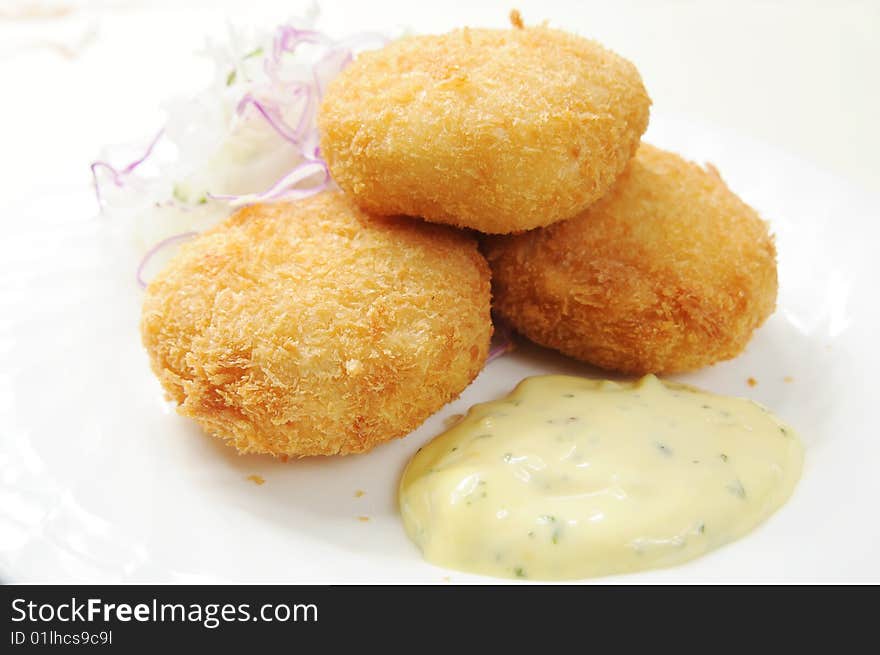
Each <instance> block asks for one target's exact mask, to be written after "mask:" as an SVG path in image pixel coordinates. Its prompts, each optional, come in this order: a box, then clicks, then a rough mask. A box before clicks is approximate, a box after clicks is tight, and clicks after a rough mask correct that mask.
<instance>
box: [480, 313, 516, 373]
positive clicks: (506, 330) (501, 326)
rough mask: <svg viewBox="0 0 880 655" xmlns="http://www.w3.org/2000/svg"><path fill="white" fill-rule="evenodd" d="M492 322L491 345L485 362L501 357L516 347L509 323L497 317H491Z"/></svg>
mask: <svg viewBox="0 0 880 655" xmlns="http://www.w3.org/2000/svg"><path fill="white" fill-rule="evenodd" d="M492 322H493V324H494V326H495V333H494V334H493V335H492V345H491V346H490V348H489V356H488V357H487V358H486V364H488V363H489V362H491V361H492V360H494V359H498V358H499V357H503V356H504V355H506V354H507V353H509V352H510V351H511V350H514V349H515V348H516V342H515V341H514V340H513V329H512V328H511V327H510V325H509V324H508V323H507V322H506V321H503V320H501V319H499V318H498V317H493V319H492Z"/></svg>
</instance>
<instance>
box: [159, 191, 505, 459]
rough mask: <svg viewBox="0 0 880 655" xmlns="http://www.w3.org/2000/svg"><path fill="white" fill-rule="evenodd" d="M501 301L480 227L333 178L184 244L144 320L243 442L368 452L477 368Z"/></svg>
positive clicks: (204, 411)
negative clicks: (377, 198)
mask: <svg viewBox="0 0 880 655" xmlns="http://www.w3.org/2000/svg"><path fill="white" fill-rule="evenodd" d="M489 302H490V288H489V269H488V266H487V264H486V261H485V260H484V258H483V257H482V255H480V253H479V251H478V250H477V245H476V242H475V240H474V239H473V238H472V237H471V236H468V235H465V234H461V233H457V232H455V231H454V230H452V229H449V228H445V227H442V226H436V225H428V224H425V223H423V222H421V221H413V220H409V219H403V218H387V219H383V218H374V217H371V216H368V215H366V214H364V213H363V212H361V211H360V210H358V209H357V208H356V207H355V206H354V205H352V204H351V202H350V201H349V200H347V199H346V198H345V197H344V196H343V195H342V194H341V193H338V192H325V193H322V194H320V195H318V196H314V197H312V198H309V199H306V200H302V201H299V202H296V203H282V204H271V205H255V206H252V207H248V208H246V209H242V210H240V211H239V212H237V213H236V214H235V215H233V216H232V217H230V218H229V219H228V220H226V221H225V222H224V223H222V224H220V225H219V226H217V227H215V228H213V229H211V230H209V231H207V232H205V233H204V234H202V235H201V236H199V237H198V238H197V239H195V240H194V241H192V242H190V243H188V244H186V245H184V246H183V247H182V249H181V251H180V252H179V253H178V254H177V256H176V257H175V258H174V259H173V260H172V262H171V263H170V264H169V265H168V267H167V268H166V269H165V270H164V271H162V273H160V274H159V276H158V277H157V278H156V279H155V280H154V281H153V282H152V283H151V284H150V285H149V287H148V288H147V292H146V298H145V301H144V308H143V319H142V335H143V342H144V345H145V346H146V348H147V351H148V352H149V355H150V360H151V363H152V367H153V370H154V371H155V373H156V375H158V377H159V379H160V380H161V382H162V385H163V386H164V387H165V390H166V391H167V393H168V395H169V397H170V398H171V399H173V400H175V401H176V402H177V403H178V405H179V411H180V413H181V414H184V415H185V416H190V417H192V418H194V419H195V420H196V421H197V422H198V423H199V424H201V425H202V427H203V428H204V429H205V430H207V431H208V432H210V433H211V434H214V435H216V436H218V437H221V438H223V439H225V440H226V441H227V443H228V444H229V445H232V446H234V447H235V448H237V449H238V450H239V451H240V452H242V453H268V454H272V455H278V456H287V455H291V456H303V455H334V454H347V453H359V452H363V451H366V450H369V449H370V448H372V447H374V446H375V445H377V444H379V443H382V442H384V441H388V440H389V439H393V438H395V437H400V436H403V435H405V434H407V433H409V432H410V431H412V430H413V429H414V428H416V427H418V426H419V425H420V424H421V423H422V422H423V421H424V420H425V419H426V418H427V417H428V416H430V415H431V414H432V413H434V412H435V411H437V410H438V409H439V408H440V407H442V406H443V405H444V404H446V403H448V402H449V401H450V400H452V399H454V398H455V397H457V396H458V394H459V393H460V392H461V391H462V390H463V389H464V388H465V387H466V386H467V385H468V384H469V383H470V382H471V380H473V379H474V377H475V376H476V375H477V373H478V372H479V371H480V370H481V368H482V367H483V364H484V361H485V359H486V355H487V353H488V348H489V339H490V337H491V332H492V325H491V321H490V317H489Z"/></svg>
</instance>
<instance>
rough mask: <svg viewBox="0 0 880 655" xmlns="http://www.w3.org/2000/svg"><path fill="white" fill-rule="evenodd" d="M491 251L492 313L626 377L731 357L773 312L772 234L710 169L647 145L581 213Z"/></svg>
mask: <svg viewBox="0 0 880 655" xmlns="http://www.w3.org/2000/svg"><path fill="white" fill-rule="evenodd" d="M485 251H486V253H487V256H488V259H489V263H490V266H491V268H492V273H493V291H494V308H495V310H496V311H497V312H498V313H499V314H500V315H501V316H503V317H504V318H506V319H507V320H508V321H510V322H511V323H512V324H513V325H514V326H515V327H516V329H517V330H519V331H520V332H521V333H522V334H523V335H525V336H527V337H528V338H529V339H531V340H533V341H535V342H536V343H539V344H541V345H544V346H547V347H550V348H554V349H556V350H559V351H561V352H563V353H565V354H567V355H570V356H572V357H575V358H577V359H580V360H583V361H585V362H588V363H591V364H595V365H597V366H600V367H602V368H606V369H611V370H616V371H621V372H625V373H631V374H639V375H641V374H644V373H670V372H676V371H688V370H693V369H697V368H700V367H702V366H706V365H708V364H712V363H715V362H718V361H721V360H726V359H731V358H733V357H735V356H737V355H738V354H739V353H740V352H742V350H743V349H744V348H745V346H746V344H747V343H748V341H749V339H750V338H751V336H752V333H753V331H754V330H755V329H756V328H757V327H758V326H760V325H761V324H762V323H763V322H764V321H765V320H766V319H767V317H768V316H770V314H771V313H772V312H773V310H774V309H775V305H776V292H777V273H776V249H775V246H774V243H773V237H772V236H771V235H770V233H769V231H768V226H767V224H766V223H765V222H764V221H763V220H761V218H760V217H759V216H758V214H757V213H756V212H755V211H754V210H753V209H752V208H750V207H749V206H748V205H746V204H745V203H744V202H743V201H742V200H740V199H739V198H738V197H737V196H736V195H735V194H734V193H733V192H731V191H730V190H729V189H728V188H727V186H726V185H725V184H724V182H723V181H722V179H721V177H720V176H719V175H718V172H717V170H715V168H714V167H712V166H707V167H706V168H705V169H703V168H700V167H699V166H697V165H695V164H693V163H690V162H687V161H685V160H684V159H682V158H681V157H679V156H678V155H675V154H673V153H670V152H665V151H663V150H660V149H658V148H654V147H652V146H649V145H645V144H643V145H642V146H641V148H640V149H639V152H638V154H637V155H636V157H635V159H634V160H633V161H632V162H631V164H630V165H629V166H628V168H627V170H626V171H625V172H624V174H623V175H622V176H621V177H620V179H619V180H618V181H617V183H616V184H615V185H614V187H613V188H612V190H611V191H610V192H609V194H608V195H607V196H605V197H604V198H602V199H601V200H600V201H599V202H597V203H596V204H595V205H593V206H592V207H590V208H589V209H588V210H587V211H586V212H584V213H582V214H581V215H579V216H577V217H576V218H573V219H571V220H568V221H565V222H562V223H558V224H556V225H552V226H550V227H548V228H544V229H541V230H535V231H533V232H528V233H526V234H521V235H516V236H511V237H495V238H492V239H487V241H486V244H485Z"/></svg>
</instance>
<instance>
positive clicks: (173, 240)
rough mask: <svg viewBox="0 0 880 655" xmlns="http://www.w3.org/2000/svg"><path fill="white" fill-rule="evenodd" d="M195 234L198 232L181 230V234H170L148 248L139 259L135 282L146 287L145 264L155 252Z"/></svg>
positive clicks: (188, 238) (187, 239)
mask: <svg viewBox="0 0 880 655" xmlns="http://www.w3.org/2000/svg"><path fill="white" fill-rule="evenodd" d="M197 234H198V232H183V233H182V234H175V235H174V236H170V237H168V238H167V239H162V240H161V241H160V242H159V243H157V244H156V245H155V246H153V247H152V248H150V249H149V250H148V251H147V254H145V255H144V257H143V259H141V263H140V264H138V267H137V273H136V275H135V277H136V278H137V283H138V284H139V285H140V287H141V289H146V288H147V282H146V280H144V269H145V268H146V267H147V264H149V263H150V260H151V259H152V258H153V257H154V256H155V255H156V253H158V252H159V251H161V250H164V249H165V248H167V247H168V246H172V245H174V244H176V243H182V242H184V241H189V240H190V239H192V238H193V237H195V236H196V235H197Z"/></svg>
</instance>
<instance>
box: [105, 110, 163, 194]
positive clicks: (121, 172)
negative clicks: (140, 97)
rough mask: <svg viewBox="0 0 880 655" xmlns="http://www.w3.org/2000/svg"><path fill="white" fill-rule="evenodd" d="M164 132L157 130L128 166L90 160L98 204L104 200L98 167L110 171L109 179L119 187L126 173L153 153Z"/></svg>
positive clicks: (129, 172)
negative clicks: (138, 155) (120, 166)
mask: <svg viewBox="0 0 880 655" xmlns="http://www.w3.org/2000/svg"><path fill="white" fill-rule="evenodd" d="M164 134H165V129H164V128H163V129H161V130H159V132H158V134H156V136H155V137H153V140H152V141H151V142H150V145H149V146H148V147H147V150H146V152H144V154H143V155H141V156H140V157H139V158H137V159H135V160H134V161H133V162H131V163H130V164H129V165H128V166H126V167H124V168H122V169H117V168H115V167H114V166H113V165H112V164H110V163H109V162H106V161H103V160H98V161H94V162H92V165H91V166H90V168H91V170H92V183H93V184H94V186H95V197H96V198H97V199H98V206H101V207H102V206H103V205H104V201H103V199H102V197H101V184H100V182H99V181H98V169H104V170H106V171H108V172H109V173H110V176H111V179H112V180H113V184H115V185H116V186H118V187H121V186H122V185H123V184H124V178H125V177H126V176H127V175H130V174H131V173H132V172H134V170H135V169H136V168H137V167H138V166H140V165H141V164H143V163H144V162H145V161H147V159H148V158H149V157H150V155H152V154H153V149H154V148H155V147H156V144H157V143H159V140H160V139H161V138H162V136H163V135H164Z"/></svg>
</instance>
